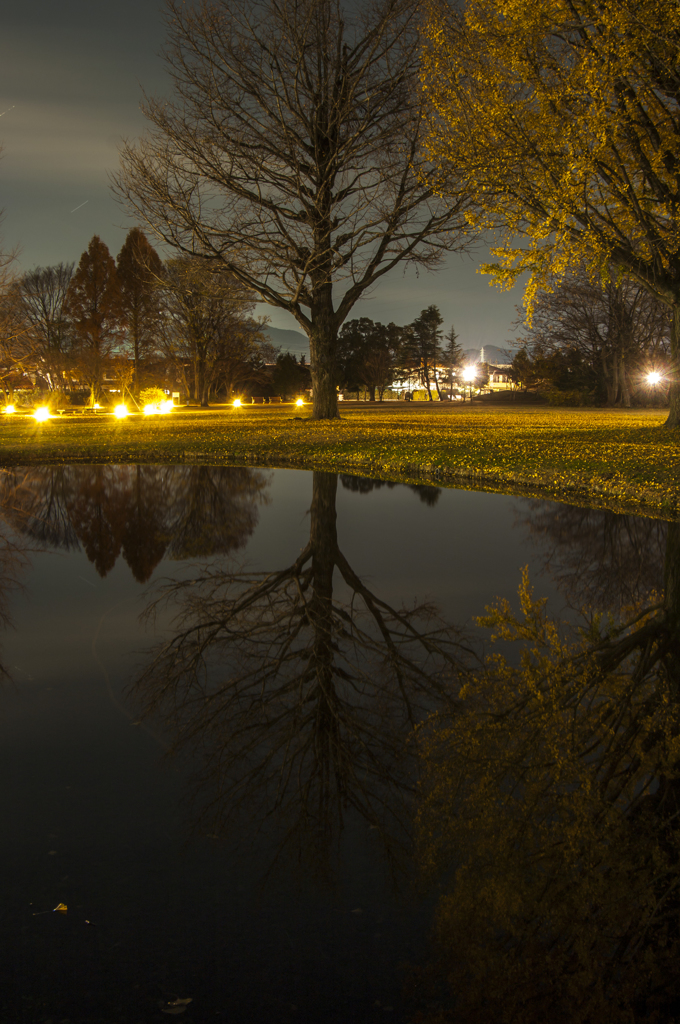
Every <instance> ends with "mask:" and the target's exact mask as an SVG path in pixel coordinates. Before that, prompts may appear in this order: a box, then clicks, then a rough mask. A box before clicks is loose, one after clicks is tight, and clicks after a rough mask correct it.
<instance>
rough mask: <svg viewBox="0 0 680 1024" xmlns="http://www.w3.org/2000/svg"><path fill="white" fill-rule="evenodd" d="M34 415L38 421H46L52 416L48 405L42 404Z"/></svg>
mask: <svg viewBox="0 0 680 1024" xmlns="http://www.w3.org/2000/svg"><path fill="white" fill-rule="evenodd" d="M33 416H34V418H35V419H36V420H37V421H38V423H44V422H45V420H48V419H49V418H50V410H49V409H48V408H47V406H46V405H41V406H40V407H39V408H38V409H36V410H35V412H34V413H33Z"/></svg>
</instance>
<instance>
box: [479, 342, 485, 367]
mask: <svg viewBox="0 0 680 1024" xmlns="http://www.w3.org/2000/svg"><path fill="white" fill-rule="evenodd" d="M479 361H480V363H483V362H484V346H483V345H482V347H481V348H480V350H479Z"/></svg>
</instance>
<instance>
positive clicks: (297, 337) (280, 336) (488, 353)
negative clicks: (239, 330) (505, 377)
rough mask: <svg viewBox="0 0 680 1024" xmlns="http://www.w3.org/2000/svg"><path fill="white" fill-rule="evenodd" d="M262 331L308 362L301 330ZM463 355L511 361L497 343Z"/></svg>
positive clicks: (472, 358)
mask: <svg viewBox="0 0 680 1024" xmlns="http://www.w3.org/2000/svg"><path fill="white" fill-rule="evenodd" d="M262 333H263V334H264V335H265V336H266V337H268V338H269V340H270V341H271V343H272V345H275V346H276V348H278V349H280V350H281V352H290V354H291V355H293V356H295V357H296V359H299V358H300V356H301V355H304V357H305V359H306V361H307V363H309V338H308V337H307V335H306V334H303V333H302V331H286V330H284V329H283V328H281V327H263V328H262ZM463 355H464V357H465V362H466V363H480V362H482V360H483V361H484V362H485V363H491V364H492V365H494V366H503V364H504V363H511V362H512V355H513V353H512V352H511V351H510V350H509V349H504V348H498V346H497V345H484V347H483V348H481V349H480V348H468V349H465V351H464V352H463Z"/></svg>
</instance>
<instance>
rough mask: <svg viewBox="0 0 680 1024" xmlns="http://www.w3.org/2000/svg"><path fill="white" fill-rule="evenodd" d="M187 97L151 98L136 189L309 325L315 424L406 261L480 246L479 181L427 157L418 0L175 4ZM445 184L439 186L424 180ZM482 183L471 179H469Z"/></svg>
mask: <svg viewBox="0 0 680 1024" xmlns="http://www.w3.org/2000/svg"><path fill="white" fill-rule="evenodd" d="M168 11H169V15H168V20H167V23H168V32H169V44H168V49H167V51H166V55H165V56H166V62H167V65H168V68H169V72H170V75H171V77H172V79H173V81H174V85H175V90H176V94H177V100H175V102H168V101H166V100H164V99H163V100H160V99H158V100H156V99H150V100H147V102H146V105H145V107H144V112H145V114H146V116H147V118H148V119H149V121H150V122H151V125H152V127H151V129H150V131H149V133H148V135H147V136H146V138H144V139H143V140H142V141H140V142H139V143H137V144H136V145H135V144H130V143H128V144H126V145H125V146H124V147H123V150H122V169H121V171H120V172H119V173H118V174H117V175H115V176H114V178H113V182H114V189H115V192H116V194H117V195H118V197H119V198H120V199H121V200H123V201H124V202H125V203H126V204H127V205H128V206H129V207H131V208H132V209H133V210H135V211H136V215H137V216H138V217H140V218H142V219H143V220H145V222H146V223H147V224H148V225H149V226H150V227H151V229H152V230H153V231H154V232H155V233H156V234H157V235H158V236H160V237H161V238H162V239H164V240H165V241H166V242H167V243H169V244H170V245H172V246H174V247H176V248H178V249H180V250H181V251H183V252H185V253H197V254H199V255H201V256H203V257H205V258H208V259H212V260H215V261H217V262H218V263H220V264H221V265H223V266H224V267H226V269H227V270H228V271H229V272H230V273H231V274H233V276H234V277H235V278H236V279H237V280H239V281H240V282H241V283H242V284H243V285H245V286H246V287H247V288H249V289H252V290H253V292H255V293H257V295H259V296H260V298H261V299H262V300H263V301H264V302H267V303H270V304H271V305H273V306H277V307H279V308H281V309H285V310H287V311H288V312H290V313H291V314H292V315H293V316H294V317H295V319H296V320H297V322H298V323H299V324H300V326H301V327H302V329H303V330H304V331H305V333H306V334H307V335H308V336H309V340H310V351H311V369H312V383H313V394H314V409H313V415H314V417H315V418H333V417H336V416H337V415H338V406H337V393H336V386H337V383H338V381H337V368H336V348H337V334H338V330H339V328H340V326H341V325H342V323H343V322H344V320H345V318H346V317H347V316H348V314H349V312H350V311H351V309H352V307H353V306H354V305H355V303H356V302H357V300H358V299H359V298H361V296H362V295H363V294H364V293H365V291H366V290H367V289H369V288H371V287H373V286H374V285H375V283H376V282H377V281H378V280H379V279H380V278H381V277H382V276H383V275H384V274H386V273H388V271H390V270H392V269H393V268H394V267H396V266H397V265H398V264H400V263H401V264H406V263H410V264H415V265H417V266H422V267H428V268H430V267H435V266H436V265H437V264H438V262H439V261H440V259H441V257H442V255H443V254H444V253H445V252H446V251H456V250H461V249H464V248H465V247H466V246H468V244H469V243H470V238H471V230H470V228H469V225H468V223H467V220H466V216H465V213H466V209H467V207H468V199H467V195H466V192H465V191H464V189H461V191H460V192H459V194H456V195H452V192H451V189H452V183H451V179H450V178H449V181H448V183H447V188H448V193H447V199H446V200H442V199H441V198H440V194H441V190H440V189H439V187H438V185H439V182H438V176H437V171H436V168H435V167H433V166H432V165H431V164H430V163H429V162H428V161H427V158H426V156H424V155H423V153H422V152H421V139H422V131H423V121H422V118H423V115H422V100H421V95H420V90H419V88H418V67H419V52H420V42H421V40H420V33H419V24H420V15H419V4H418V3H417V2H416V0H374V2H372V3H371V4H367V5H365V6H363V8H362V11H361V13H360V14H357V15H354V16H350V15H349V14H346V13H345V12H344V10H343V5H342V3H341V2H340V0H266V2H257V0H256V2H253V0H203V2H201V3H199V4H197V5H196V6H193V5H191V6H189V5H184V4H181V3H179V2H176V0H168ZM426 177H427V184H424V181H425V178H426ZM465 187H466V188H467V186H465Z"/></svg>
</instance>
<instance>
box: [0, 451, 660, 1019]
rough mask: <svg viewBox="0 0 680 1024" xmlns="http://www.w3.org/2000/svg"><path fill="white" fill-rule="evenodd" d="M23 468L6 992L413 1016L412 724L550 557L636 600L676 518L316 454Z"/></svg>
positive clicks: (550, 575)
mask: <svg viewBox="0 0 680 1024" xmlns="http://www.w3.org/2000/svg"><path fill="white" fill-rule="evenodd" d="M1 483H2V515H3V526H2V531H3V532H2V538H3V539H2V545H3V546H2V558H3V566H4V577H3V578H4V581H5V582H4V586H3V591H4V596H3V601H4V603H3V605H2V608H3V614H4V616H5V620H6V621H5V625H6V629H5V630H4V632H3V634H2V641H1V644H0V648H1V653H0V661H1V663H2V665H3V666H4V668H5V670H6V673H7V677H6V679H5V681H4V685H3V689H2V694H1V697H0V699H1V701H2V714H1V715H0V731H1V735H2V743H1V750H2V754H1V757H2V771H3V776H4V785H3V787H2V794H3V795H2V820H3V822H4V830H3V831H4V834H5V842H4V843H3V845H2V853H1V854H0V857H1V858H2V869H3V877H4V878H5V880H6V885H5V901H4V906H5V913H4V914H3V920H2V925H1V926H0V927H1V929H2V944H3V957H2V963H1V965H0V977H1V979H2V997H1V999H0V1008H2V1019H3V1020H8V1021H9V1020H11V1021H17V1022H18V1021H27V1022H28V1021H30V1022H33V1021H45V1022H46V1021H49V1020H53V1021H57V1020H60V1021H65V1020H67V1021H75V1022H78V1024H86V1022H90V1021H93V1022H94V1021H97V1022H99V1021H107V1022H108V1021H111V1022H114V1021H115V1022H117V1024H122V1022H128V1021H129V1022H135V1024H139V1022H141V1021H147V1020H148V1021H151V1020H163V1019H167V1018H166V1017H165V1016H164V1015H163V1008H165V1009H166V1010H167V1009H168V1004H172V1003H173V1002H174V1001H176V1000H177V999H178V998H179V999H188V998H191V1000H192V1002H191V1003H188V1004H186V1006H187V1008H186V1010H185V1011H184V1013H183V1018H182V1019H184V1020H187V1021H189V1020H191V1021H208V1020H220V1019H223V1020H225V1021H226V1020H229V1021H232V1022H233V1021H237V1022H238V1021H243V1022H249V1024H250V1022H252V1024H259V1022H263V1024H264V1022H265V1021H267V1022H270V1021H277V1022H286V1021H300V1022H310V1024H311V1022H315V1024H316V1022H319V1021H324V1022H338V1024H340V1022H343V1024H348V1022H354V1021H356V1022H361V1024H363V1022H368V1021H374V1020H376V1019H388V1020H392V1021H406V1020H409V1019H410V1015H411V1014H412V1012H413V1010H414V1006H415V1005H416V1004H414V1003H413V1002H409V1000H408V999H407V998H405V996H404V979H405V973H404V971H405V965H417V964H420V963H423V962H424V961H425V960H426V959H427V957H428V955H429V935H430V931H431V925H432V912H433V906H434V900H435V896H436V894H434V893H432V892H428V891H427V890H426V889H423V887H422V885H421V884H420V883H419V878H418V874H417V872H416V870H415V868H414V866H413V862H412V814H413V796H414V790H413V787H414V785H415V783H416V779H417V766H416V764H415V762H414V760H413V757H412V745H411V748H409V746H408V743H407V738H408V736H409V734H410V733H411V732H412V730H413V727H414V725H416V724H417V723H418V722H419V721H421V720H422V719H423V718H425V717H426V716H427V715H428V714H430V713H431V712H432V711H433V710H437V708H438V707H440V706H442V703H443V702H446V700H447V699H448V694H449V693H450V691H451V686H452V680H453V678H454V676H455V672H456V665H457V664H458V663H459V661H460V659H461V658H464V657H467V654H466V651H467V648H468V646H469V644H470V642H471V641H470V637H471V636H472V637H473V638H475V637H476V636H478V633H479V631H478V630H477V628H476V626H475V625H474V621H473V620H474V618H475V617H476V616H478V615H480V614H482V613H483V611H484V608H485V606H486V605H488V604H489V603H490V602H491V601H492V600H493V599H494V598H495V597H497V596H502V597H507V598H508V599H509V600H510V601H511V603H512V606H513V607H517V606H518V602H517V597H516V592H517V587H518V584H519V581H520V573H521V569H522V567H523V566H528V568H529V575H530V578H531V580H532V582H533V584H534V586H535V588H536V591H537V592H540V594H541V595H543V596H545V597H546V598H547V601H548V607H549V609H550V610H551V611H552V612H554V613H555V614H557V615H560V616H562V617H563V618H566V619H570V618H572V619H573V618H574V616H575V614H576V612H575V609H577V608H579V607H580V606H581V605H584V604H585V605H587V606H588V607H589V608H591V609H595V608H603V609H604V608H606V609H612V608H614V609H617V608H620V607H622V606H624V605H627V604H630V603H632V602H635V601H636V600H639V599H640V598H641V597H643V596H644V595H645V594H647V593H648V592H649V591H650V590H651V589H653V588H655V587H656V588H657V589H658V588H660V587H661V585H662V568H663V554H664V546H665V536H666V526H665V524H664V523H660V522H656V521H654V520H644V519H635V518H634V517H627V516H616V515H614V514H612V513H606V512H601V511H592V510H584V509H578V508H574V507H570V506H565V505H559V504H556V503H550V502H538V501H534V500H528V499H520V498H516V497H509V496H502V495H494V494H485V493H476V492H471V491H458V490H453V489H441V490H440V489H437V488H432V487H425V486H423V487H407V486H402V485H391V484H390V485H387V484H383V483H380V482H377V481H370V480H366V479H363V478H357V477H348V476H340V477H339V479H338V478H337V477H336V476H335V475H334V474H324V473H316V474H312V473H307V472H302V471H283V470H273V471H272V470H258V469H245V468H243V469H241V468H223V467H222V468H215V467H207V466H192V467H149V466H143V467H134V466H124V467H115V466H107V467H88V466H75V467H45V468H42V469H40V468H30V469H25V470H22V469H18V470H14V471H12V472H6V473H4V474H3V476H2V480H1ZM163 588H164V590H163ZM161 593H164V594H165V597H166V599H167V600H166V601H165V602H164V603H163V602H162V603H161V604H159V605H158V606H157V607H156V614H155V616H152V617H151V618H150V617H149V616H148V614H147V615H146V616H144V614H143V613H145V612H147V613H148V611H149V608H150V607H151V606H152V605H153V604H154V602H155V601H157V600H158V598H159V596H160V595H161ZM140 616H141V618H140ZM162 642H170V643H171V645H172V646H171V647H170V648H168V649H167V650H166V651H165V653H163V652H160V653H159V652H158V650H157V647H156V645H158V644H159V643H162ZM154 651H155V652H156V653H155V655H154ZM154 657H155V658H156V660H155V661H154ZM135 681H137V685H136V686H135V685H133V684H134V683H135ZM59 903H64V904H66V905H67V907H68V912H67V914H65V915H63V914H60V913H53V912H52V908H53V907H55V906H57V905H58V904H59ZM43 911H47V912H46V913H43ZM180 1005H181V1004H180ZM179 1008H180V1006H178V1005H175V1006H174V1007H173V1009H175V1010H177V1009H179ZM178 1015H179V1014H178Z"/></svg>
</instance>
